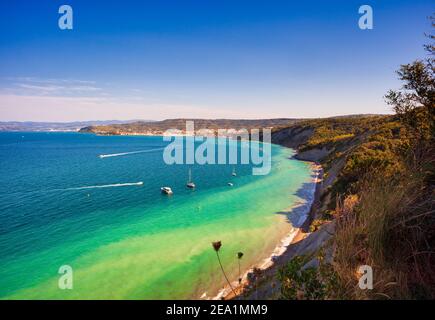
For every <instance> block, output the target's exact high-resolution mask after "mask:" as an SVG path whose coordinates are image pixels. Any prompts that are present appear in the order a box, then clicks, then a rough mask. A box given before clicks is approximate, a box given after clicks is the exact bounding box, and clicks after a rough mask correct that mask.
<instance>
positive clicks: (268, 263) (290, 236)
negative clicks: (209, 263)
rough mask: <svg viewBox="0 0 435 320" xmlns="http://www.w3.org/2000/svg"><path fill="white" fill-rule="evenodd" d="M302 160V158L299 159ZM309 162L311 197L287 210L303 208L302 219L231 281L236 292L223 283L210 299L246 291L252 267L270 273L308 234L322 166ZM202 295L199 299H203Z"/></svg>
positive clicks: (233, 297) (318, 189) (321, 175)
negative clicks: (236, 279)
mask: <svg viewBox="0 0 435 320" xmlns="http://www.w3.org/2000/svg"><path fill="white" fill-rule="evenodd" d="M301 161H304V160H301ZM306 162H309V163H310V166H311V169H312V172H313V175H312V179H311V181H312V183H313V189H311V190H312V191H311V192H312V197H311V198H310V199H309V200H308V201H306V202H303V201H299V202H296V203H295V204H294V205H293V206H292V207H291V208H290V210H289V214H291V212H292V211H293V210H295V209H300V210H303V213H302V217H301V218H303V221H301V220H302V219H300V220H299V221H298V222H297V224H296V225H293V224H292V223H291V222H290V221H288V222H287V223H289V224H290V230H289V232H288V233H287V235H286V236H285V237H284V238H282V239H281V240H280V243H279V244H278V245H277V246H276V247H275V249H274V250H273V252H272V253H271V255H270V256H268V257H267V258H266V259H263V260H262V261H260V262H259V263H257V264H255V265H251V266H250V267H249V268H248V269H247V270H246V271H245V272H244V273H243V275H242V281H241V283H240V284H239V283H238V282H237V281H233V282H232V283H231V285H232V286H233V288H234V291H235V292H236V295H235V294H234V293H233V291H232V290H231V288H230V287H229V286H228V285H225V286H224V287H223V288H221V289H220V290H219V291H218V294H217V295H216V296H214V297H213V298H211V299H212V300H232V299H237V298H239V297H240V296H241V295H243V294H244V293H245V292H246V288H247V287H248V285H249V278H250V276H251V275H252V274H253V273H254V269H257V270H260V271H261V272H262V273H272V272H274V271H275V269H276V268H277V266H278V265H282V263H285V262H287V261H286V260H287V259H286V253H287V252H288V251H289V250H290V248H291V247H292V245H294V244H296V243H298V242H299V241H301V240H303V239H305V238H306V237H307V236H308V235H309V226H310V225H311V222H312V220H313V219H314V215H315V211H316V210H315V208H316V202H317V201H318V200H319V198H320V191H321V184H322V179H323V168H322V166H321V165H320V164H318V163H316V162H311V161H306ZM203 298H204V296H202V297H201V298H200V299H203Z"/></svg>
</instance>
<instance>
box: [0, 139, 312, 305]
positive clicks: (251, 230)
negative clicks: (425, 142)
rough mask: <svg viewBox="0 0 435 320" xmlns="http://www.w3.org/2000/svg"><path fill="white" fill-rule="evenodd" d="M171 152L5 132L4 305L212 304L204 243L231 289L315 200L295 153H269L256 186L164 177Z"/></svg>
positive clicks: (308, 172) (199, 171)
mask: <svg viewBox="0 0 435 320" xmlns="http://www.w3.org/2000/svg"><path fill="white" fill-rule="evenodd" d="M169 143H170V142H168V141H164V139H163V138H162V137H157V136H153V137H151V136H98V135H94V134H84V133H77V132H68V133H61V132H1V133H0V178H1V182H0V299H199V298H202V299H210V298H213V297H215V296H216V295H217V294H218V292H219V291H220V289H222V288H223V287H224V286H225V285H226V281H225V277H224V276H223V274H222V271H221V268H220V266H219V262H218V260H217V256H216V252H215V251H214V249H213V247H212V242H214V241H221V243H222V247H221V248H220V250H219V258H220V259H221V261H222V266H223V268H224V271H225V273H226V275H227V276H228V278H229V279H230V281H236V282H237V279H238V277H239V276H240V274H239V267H238V263H239V262H240V265H241V273H244V272H246V271H247V270H249V269H250V268H252V267H254V266H258V265H261V264H262V263H263V262H264V261H265V260H267V259H270V257H271V255H273V253H274V252H276V248H277V247H279V246H282V241H283V239H284V238H285V237H288V236H289V234H290V233H291V232H293V231H294V227H295V221H296V223H300V220H301V219H302V220H303V218H304V214H306V212H301V210H298V211H297V212H296V210H294V208H295V207H298V206H299V208H300V205H301V204H309V202H310V201H311V199H312V195H313V190H314V188H313V185H314V184H313V169H312V166H311V165H310V164H309V163H307V162H303V161H298V160H296V159H294V158H293V155H294V151H293V150H292V149H288V148H284V147H281V146H278V145H272V146H271V150H272V169H271V171H270V173H269V174H267V175H253V174H252V167H253V166H254V165H252V164H238V165H233V164H205V165H200V164H172V165H168V164H167V163H166V162H165V161H164V158H163V153H164V148H165V147H166V146H167V145H168V144H169ZM216 143H219V142H216ZM233 143H237V148H238V150H239V151H241V149H242V148H243V147H244V146H243V145H242V144H241V143H240V142H233ZM198 145H199V144H198V143H197V144H196V145H195V146H196V147H197V146H198ZM101 155H103V157H101ZM216 156H217V155H216ZM189 171H190V172H191V177H192V180H193V181H194V183H195V185H196V188H195V189H189V188H186V182H187V181H188V178H189ZM233 172H235V173H236V175H233ZM229 184H232V186H231V185H229ZM163 186H169V187H171V188H172V190H173V194H172V195H170V196H168V195H165V194H162V193H161V190H160V188H161V187H163ZM306 207H308V206H306ZM305 211H306V210H305ZM297 221H299V222H297ZM238 252H243V257H242V258H241V259H240V261H238V258H237V253H238ZM65 266H66V268H65ZM65 270H69V271H68V272H67V273H68V274H66V273H65V272H66V271H65ZM65 276H68V279H67V280H65ZM65 281H67V282H68V283H69V284H70V285H69V286H67V287H65Z"/></svg>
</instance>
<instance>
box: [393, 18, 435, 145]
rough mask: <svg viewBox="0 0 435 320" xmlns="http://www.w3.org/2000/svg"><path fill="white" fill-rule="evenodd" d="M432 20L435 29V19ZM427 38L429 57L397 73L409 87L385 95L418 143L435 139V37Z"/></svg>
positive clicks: (404, 66)
mask: <svg viewBox="0 0 435 320" xmlns="http://www.w3.org/2000/svg"><path fill="white" fill-rule="evenodd" d="M430 20H431V23H432V27H435V22H434V21H435V19H434V17H430ZM427 37H428V38H429V39H430V40H431V43H429V44H427V45H425V46H424V48H425V50H426V51H427V52H428V54H429V56H428V58H426V59H425V60H416V61H414V62H412V63H410V64H405V65H402V66H401V67H400V69H399V70H398V71H397V74H398V75H399V79H400V80H402V81H404V82H405V84H404V85H403V86H402V88H401V90H398V91H394V90H390V91H389V92H388V93H387V95H386V96H385V98H386V101H387V103H388V104H389V105H392V106H393V110H394V111H395V112H396V114H397V115H398V116H399V117H400V119H401V120H402V122H403V123H404V124H405V125H407V126H408V127H409V128H410V129H411V130H410V131H411V132H413V133H414V134H415V135H416V138H417V141H420V140H423V141H429V140H433V139H434V136H435V78H434V69H435V68H434V67H435V59H434V49H435V46H434V42H433V40H434V39H435V36H434V35H432V34H430V35H427Z"/></svg>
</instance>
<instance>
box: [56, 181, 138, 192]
mask: <svg viewBox="0 0 435 320" xmlns="http://www.w3.org/2000/svg"><path fill="white" fill-rule="evenodd" d="M141 185H143V182H142V181H139V182H129V183H115V184H105V185H100V186H85V187H76V188H66V189H61V190H85V189H98V188H116V187H129V186H141Z"/></svg>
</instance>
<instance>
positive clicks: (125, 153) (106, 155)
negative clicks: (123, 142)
mask: <svg viewBox="0 0 435 320" xmlns="http://www.w3.org/2000/svg"><path fill="white" fill-rule="evenodd" d="M163 149H165V148H158V149H148V150H139V151H131V152H122V153H112V154H100V155H99V156H98V157H99V158H111V157H121V156H127V155H129V154H137V153H147V152H154V151H161V150H163Z"/></svg>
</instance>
